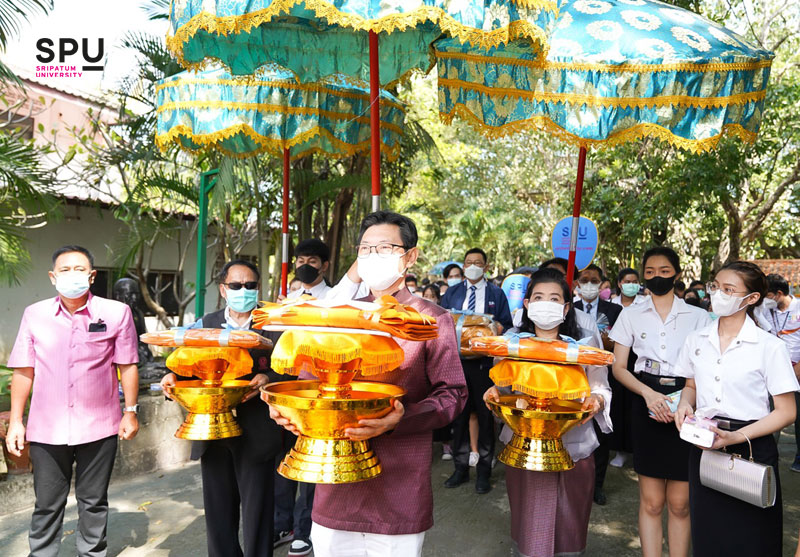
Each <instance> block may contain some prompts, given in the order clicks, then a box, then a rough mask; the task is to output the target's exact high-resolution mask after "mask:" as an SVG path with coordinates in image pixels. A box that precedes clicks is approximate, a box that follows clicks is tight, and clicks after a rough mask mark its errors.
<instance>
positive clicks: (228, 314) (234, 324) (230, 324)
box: [198, 306, 253, 331]
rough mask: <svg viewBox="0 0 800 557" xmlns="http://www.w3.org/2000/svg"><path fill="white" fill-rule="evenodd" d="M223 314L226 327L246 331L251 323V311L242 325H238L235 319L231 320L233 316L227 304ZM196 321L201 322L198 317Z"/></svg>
mask: <svg viewBox="0 0 800 557" xmlns="http://www.w3.org/2000/svg"><path fill="white" fill-rule="evenodd" d="M223 315H224V316H225V325H227V328H228V329H234V330H237V331H242V330H245V331H246V330H249V329H250V326H251V325H252V323H253V312H252V311H251V312H250V317H248V318H247V321H246V322H245V324H244V325H239V324H238V323H237V322H236V321H234V320H233V317H231V308H229V307H228V306H225V311H224V312H223ZM198 322H199V323H202V322H203V320H202V319H199V320H198Z"/></svg>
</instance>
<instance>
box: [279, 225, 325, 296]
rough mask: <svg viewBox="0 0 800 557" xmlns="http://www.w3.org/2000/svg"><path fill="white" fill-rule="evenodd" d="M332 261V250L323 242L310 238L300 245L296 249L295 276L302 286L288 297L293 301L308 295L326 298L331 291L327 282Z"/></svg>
mask: <svg viewBox="0 0 800 557" xmlns="http://www.w3.org/2000/svg"><path fill="white" fill-rule="evenodd" d="M330 259H331V250H330V248H329V247H328V246H327V245H326V244H325V242H323V241H322V240H317V239H316V238H310V239H308V240H303V241H302V242H300V243H298V244H297V246H296V247H295V248H294V276H295V278H297V279H299V280H300V283H301V285H300V288H299V289H297V290H295V291H293V292H290V293H289V295H288V296H286V297H287V298H288V299H290V300H293V299H295V298H299V297H300V296H302V295H303V294H306V295H308V296H313V297H315V298H318V299H322V298H325V297H326V296H327V295H328V292H329V291H330V290H331V287H330V286H328V284H327V283H326V282H325V273H327V272H328V268H329V267H330Z"/></svg>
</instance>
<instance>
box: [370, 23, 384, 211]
mask: <svg viewBox="0 0 800 557" xmlns="http://www.w3.org/2000/svg"><path fill="white" fill-rule="evenodd" d="M379 76H380V68H379V58H378V34H377V33H375V32H374V31H370V32H369V133H370V167H371V170H372V210H373V211H378V210H380V208H381V135H380V134H381V105H380V87H381V84H380V77H379Z"/></svg>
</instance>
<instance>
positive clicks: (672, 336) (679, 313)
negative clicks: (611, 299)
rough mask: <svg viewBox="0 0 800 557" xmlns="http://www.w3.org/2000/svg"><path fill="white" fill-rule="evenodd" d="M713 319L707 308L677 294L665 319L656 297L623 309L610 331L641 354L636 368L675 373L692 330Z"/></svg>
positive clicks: (658, 373)
mask: <svg viewBox="0 0 800 557" xmlns="http://www.w3.org/2000/svg"><path fill="white" fill-rule="evenodd" d="M709 323H711V317H709V315H708V312H707V311H705V310H702V309H700V308H697V307H694V306H690V305H688V304H687V303H686V302H684V301H683V300H681V299H680V298H678V297H677V296H675V297H674V298H673V301H672V308H671V309H670V310H669V314H668V315H667V318H666V320H664V321H662V320H661V316H660V315H659V314H658V311H656V306H655V305H654V304H653V299H652V298H651V297H649V296H648V297H647V300H645V301H644V302H643V303H641V304H632V305H630V306H628V307H626V308H624V309H623V310H622V312H621V313H620V314H619V317H617V322H616V323H615V324H614V328H613V329H611V334H610V335H609V336H610V338H611V340H613V341H614V342H618V343H619V344H621V345H622V346H627V347H629V348H632V349H633V351H634V352H635V353H636V355H637V356H638V357H637V358H636V364H635V365H634V371H635V372H636V373H641V372H643V371H644V372H647V373H650V374H652V375H663V376H674V375H675V374H674V371H673V368H674V366H675V362H676V361H677V360H678V353H679V352H680V350H681V348H683V344H684V342H685V341H686V337H687V336H689V334H690V333H693V332H694V331H696V330H698V329H702V328H703V327H705V326H707V325H708V324H709Z"/></svg>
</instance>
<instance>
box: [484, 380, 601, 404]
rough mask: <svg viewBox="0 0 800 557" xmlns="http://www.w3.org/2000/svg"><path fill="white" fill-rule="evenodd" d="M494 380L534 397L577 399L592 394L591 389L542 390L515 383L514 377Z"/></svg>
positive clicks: (495, 382) (500, 385) (498, 383)
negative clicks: (571, 390) (570, 390)
mask: <svg viewBox="0 0 800 557" xmlns="http://www.w3.org/2000/svg"><path fill="white" fill-rule="evenodd" d="M492 381H493V382H494V384H495V385H497V386H498V387H511V388H512V389H514V390H515V391H518V392H520V393H525V394H526V395H530V396H532V397H534V398H560V399H564V400H576V399H581V398H586V397H587V396H589V395H590V394H592V392H591V390H587V389H581V390H580V391H573V392H564V391H561V390H559V391H558V392H553V391H540V390H537V389H534V388H533V387H529V386H528V385H525V384H524V383H515V382H514V380H513V379H508V380H498V379H495V378H494V377H492Z"/></svg>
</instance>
